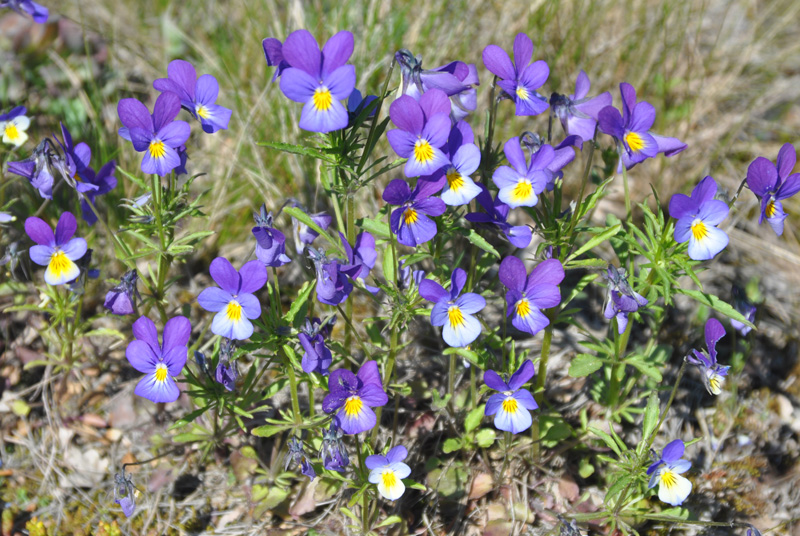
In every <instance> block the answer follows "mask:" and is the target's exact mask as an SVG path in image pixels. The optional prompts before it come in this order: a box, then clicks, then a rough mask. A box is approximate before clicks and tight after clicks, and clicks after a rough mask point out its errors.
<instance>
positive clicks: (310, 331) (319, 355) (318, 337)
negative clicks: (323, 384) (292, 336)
mask: <svg viewBox="0 0 800 536" xmlns="http://www.w3.org/2000/svg"><path fill="white" fill-rule="evenodd" d="M331 318H333V321H334V322H335V321H336V317H335V316H333V317H331ZM328 324H329V322H328V321H326V322H325V324H324V325H323V324H322V322H320V319H319V318H314V319H312V320H309V319H308V318H306V323H305V325H304V326H303V328H302V329H301V330H300V333H298V335H297V338H298V339H300V345H301V346H302V347H303V350H304V353H303V360H302V361H301V363H300V365H301V366H302V367H303V372H306V373H309V374H310V373H312V372H318V373H320V374H322V375H323V376H327V375H328V368H330V366H331V362H332V361H333V355H332V354H331V351H330V350H329V349H328V347H327V346H325V337H326V336H327V334H326V332H327V331H328V330H329V327H328ZM331 324H332V323H331Z"/></svg>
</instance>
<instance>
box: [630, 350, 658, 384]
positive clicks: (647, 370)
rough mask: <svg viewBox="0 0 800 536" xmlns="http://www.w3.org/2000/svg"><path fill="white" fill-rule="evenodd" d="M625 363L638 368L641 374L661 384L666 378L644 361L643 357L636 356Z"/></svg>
mask: <svg viewBox="0 0 800 536" xmlns="http://www.w3.org/2000/svg"><path fill="white" fill-rule="evenodd" d="M624 362H625V363H626V364H628V365H632V366H634V367H636V369H637V370H638V371H639V372H641V373H642V374H646V375H647V376H649V377H650V378H653V379H654V380H655V381H657V382H660V381H661V380H663V379H664V377H663V376H662V375H661V371H660V370H658V368H656V367H654V366H653V365H652V364H650V363H648V362H647V361H644V360H643V359H642V358H641V356H634V357H633V358H629V359H626V360H625V361H624Z"/></svg>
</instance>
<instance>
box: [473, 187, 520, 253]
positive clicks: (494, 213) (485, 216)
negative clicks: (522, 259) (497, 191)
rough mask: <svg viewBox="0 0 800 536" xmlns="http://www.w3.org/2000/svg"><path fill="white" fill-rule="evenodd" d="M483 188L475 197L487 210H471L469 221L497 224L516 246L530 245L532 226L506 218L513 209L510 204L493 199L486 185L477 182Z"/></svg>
mask: <svg viewBox="0 0 800 536" xmlns="http://www.w3.org/2000/svg"><path fill="white" fill-rule="evenodd" d="M476 184H477V185H478V187H479V188H480V189H481V193H480V194H478V197H476V198H475V199H476V200H477V201H478V204H479V205H480V206H481V207H483V210H484V211H485V212H471V213H469V214H467V215H466V216H465V218H466V219H467V221H471V222H473V223H478V224H492V225H495V226H497V227H498V228H499V229H500V231H502V232H503V234H504V235H505V237H506V238H507V239H508V241H509V242H511V244H512V245H513V246H515V247H518V248H524V247H528V244H530V243H531V238H532V232H531V228H530V227H528V226H527V225H517V226H512V225H511V224H509V223H508V222H507V221H506V220H507V219H508V213H509V211H510V210H511V209H510V208H509V206H508V205H506V204H505V203H503V202H502V201H501V200H500V199H494V200H493V199H492V194H491V193H489V189H488V188H487V187H486V185H484V184H481V183H476Z"/></svg>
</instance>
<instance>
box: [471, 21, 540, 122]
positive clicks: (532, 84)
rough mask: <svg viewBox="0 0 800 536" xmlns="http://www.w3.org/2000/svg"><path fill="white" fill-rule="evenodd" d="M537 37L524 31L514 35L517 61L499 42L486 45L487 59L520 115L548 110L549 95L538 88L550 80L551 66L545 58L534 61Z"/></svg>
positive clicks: (485, 60)
mask: <svg viewBox="0 0 800 536" xmlns="http://www.w3.org/2000/svg"><path fill="white" fill-rule="evenodd" d="M532 56H533V41H531V39H530V37H528V36H527V35H525V34H524V33H518V34H517V36H516V37H515V38H514V62H513V63H512V62H511V59H510V58H509V57H508V53H507V52H506V51H505V50H503V49H502V48H500V47H499V46H497V45H489V46H487V47H486V48H484V49H483V63H484V65H486V68H487V69H488V70H489V71H491V72H492V73H493V74H495V75H496V76H497V77H498V78H500V80H499V81H498V82H497V85H498V86H500V87H501V88H503V91H504V92H505V93H506V94H507V95H508V96H509V97H510V98H511V99H512V100H513V101H514V103H515V104H516V115H538V114H540V113H542V112H543V111H545V110H547V108H548V106H549V105H548V104H547V99H546V98H545V97H543V96H542V95H540V94H539V92H538V91H536V90H537V89H539V88H540V87H542V86H543V85H544V83H545V82H547V77H548V76H550V68H549V67H548V66H547V63H546V62H544V61H543V60H539V61H535V62H533V63H531V57H532Z"/></svg>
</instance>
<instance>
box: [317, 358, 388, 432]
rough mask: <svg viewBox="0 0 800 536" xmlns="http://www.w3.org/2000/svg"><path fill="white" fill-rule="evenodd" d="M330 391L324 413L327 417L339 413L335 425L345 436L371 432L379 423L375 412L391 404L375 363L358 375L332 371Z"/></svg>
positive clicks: (343, 370) (325, 400)
mask: <svg viewBox="0 0 800 536" xmlns="http://www.w3.org/2000/svg"><path fill="white" fill-rule="evenodd" d="M328 390H329V394H328V395H327V396H326V397H325V399H324V400H323V401H322V409H323V411H325V413H334V412H336V415H335V416H334V418H333V419H334V422H335V423H336V426H338V427H339V428H341V429H342V431H343V432H344V433H345V434H351V435H352V434H358V433H361V432H366V431H367V430H370V429H372V427H373V426H375V424H376V422H377V417H376V416H375V412H374V411H372V408H375V407H380V406H385V405H386V403H387V402H388V401H389V397H388V396H387V395H386V392H385V391H384V390H383V384H382V383H381V376H380V373H379V372H378V364H377V363H376V362H375V361H367V362H366V363H364V364H363V365H362V366H361V368H360V369H359V370H358V374H357V375H356V374H353V373H352V372H350V371H349V370H346V369H337V370H335V371H333V372H332V373H331V375H330V376H329V377H328Z"/></svg>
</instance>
